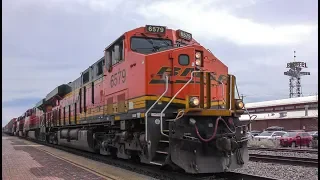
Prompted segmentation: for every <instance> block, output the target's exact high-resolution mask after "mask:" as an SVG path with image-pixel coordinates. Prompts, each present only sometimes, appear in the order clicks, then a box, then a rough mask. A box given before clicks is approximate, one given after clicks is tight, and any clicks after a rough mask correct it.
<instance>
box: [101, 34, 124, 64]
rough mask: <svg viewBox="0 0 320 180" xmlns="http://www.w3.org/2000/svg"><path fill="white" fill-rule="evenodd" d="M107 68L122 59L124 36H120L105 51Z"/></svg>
mask: <svg viewBox="0 0 320 180" xmlns="http://www.w3.org/2000/svg"><path fill="white" fill-rule="evenodd" d="M105 60H106V66H107V68H110V67H112V66H114V65H116V64H118V63H120V62H122V61H123V60H124V37H120V38H119V39H118V40H117V41H115V42H114V43H113V44H111V45H110V46H109V47H108V48H107V49H106V51H105Z"/></svg>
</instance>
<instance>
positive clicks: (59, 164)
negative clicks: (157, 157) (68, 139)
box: [2, 135, 153, 180]
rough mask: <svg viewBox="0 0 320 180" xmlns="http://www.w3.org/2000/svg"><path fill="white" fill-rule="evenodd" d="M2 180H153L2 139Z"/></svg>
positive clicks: (36, 145)
mask: <svg viewBox="0 0 320 180" xmlns="http://www.w3.org/2000/svg"><path fill="white" fill-rule="evenodd" d="M2 179H3V180H21V179H23V180H63V179H64V180H80V179H92V180H104V179H108V180H122V179H123V180H133V179H134V180H140V179H141V180H142V179H143V180H145V179H153V178H151V177H147V176H144V175H141V174H137V173H134V172H131V171H128V170H125V169H121V168H117V167H114V166H110V165H107V164H104V163H100V162H96V161H93V160H90V159H87V158H84V157H81V156H77V155H74V154H71V153H67V152H65V151H61V150H58V149H54V148H51V147H47V146H43V145H39V144H36V143H33V142H30V141H27V140H23V139H19V138H17V137H13V136H3V135H2Z"/></svg>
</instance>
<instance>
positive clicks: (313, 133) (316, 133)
mask: <svg viewBox="0 0 320 180" xmlns="http://www.w3.org/2000/svg"><path fill="white" fill-rule="evenodd" d="M308 133H309V134H310V135H311V136H313V135H318V131H310V132H308Z"/></svg>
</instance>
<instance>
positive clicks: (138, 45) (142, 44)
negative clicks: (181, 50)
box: [131, 37, 172, 54]
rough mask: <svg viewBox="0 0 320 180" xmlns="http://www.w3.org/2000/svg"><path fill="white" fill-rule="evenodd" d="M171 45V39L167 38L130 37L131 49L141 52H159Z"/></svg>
mask: <svg viewBox="0 0 320 180" xmlns="http://www.w3.org/2000/svg"><path fill="white" fill-rule="evenodd" d="M171 47H172V41H171V40H169V39H156V38H147V37H133V38H131V49H132V51H135V52H139V53H142V54H150V53H154V52H159V51H163V50H165V49H168V48H171Z"/></svg>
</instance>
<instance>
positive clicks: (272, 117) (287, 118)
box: [240, 95, 318, 131]
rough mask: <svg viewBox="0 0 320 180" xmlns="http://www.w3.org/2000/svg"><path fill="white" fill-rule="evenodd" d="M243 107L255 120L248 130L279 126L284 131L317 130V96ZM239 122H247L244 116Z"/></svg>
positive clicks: (246, 116) (248, 104)
mask: <svg viewBox="0 0 320 180" xmlns="http://www.w3.org/2000/svg"><path fill="white" fill-rule="evenodd" d="M245 107H246V108H247V109H248V111H249V113H250V114H251V115H256V116H257V118H256V119H255V120H254V121H253V122H252V123H251V125H250V126H249V129H250V130H260V131H262V130H263V129H266V128H267V127H270V126H281V127H284V128H285V129H286V130H300V129H303V130H306V131H313V130H318V95H317V96H307V97H298V98H289V99H280V100H273V101H263V102H255V103H247V104H245ZM240 120H242V121H248V120H249V116H248V115H247V114H244V115H242V116H241V118H240Z"/></svg>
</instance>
